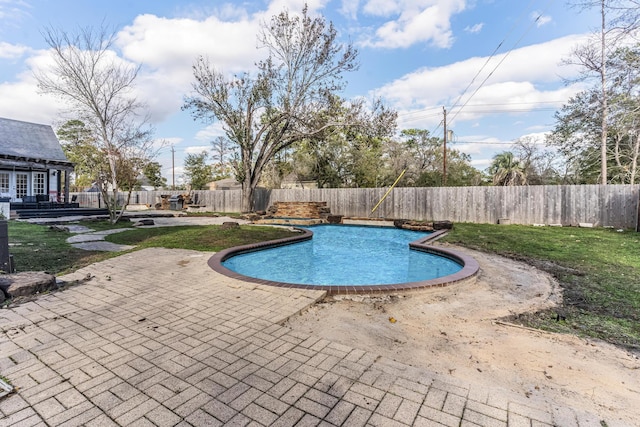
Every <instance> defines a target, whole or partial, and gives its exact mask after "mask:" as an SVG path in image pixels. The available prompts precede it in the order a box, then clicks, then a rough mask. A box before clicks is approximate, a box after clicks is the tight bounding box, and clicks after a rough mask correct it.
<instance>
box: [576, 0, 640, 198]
mask: <svg viewBox="0 0 640 427" xmlns="http://www.w3.org/2000/svg"><path fill="white" fill-rule="evenodd" d="M570 4H572V5H573V6H575V7H578V8H581V9H594V8H597V9H598V10H599V12H600V28H599V30H598V31H597V32H596V33H594V34H593V37H592V39H591V40H588V41H587V42H586V43H585V44H583V45H580V46H577V47H576V48H575V49H574V50H573V53H572V58H571V59H568V60H567V61H566V62H567V63H569V64H578V65H580V66H581V67H582V69H583V74H582V78H589V77H593V76H596V78H598V80H599V83H600V97H601V98H600V109H601V126H600V127H601V129H600V163H601V164H600V182H601V183H602V184H603V185H605V184H607V151H608V150H607V139H608V131H609V127H608V123H609V120H608V115H609V98H608V94H607V91H608V85H609V82H608V73H607V58H608V56H609V54H610V53H611V52H613V50H615V49H616V48H617V47H618V46H619V43H620V41H621V40H623V39H624V38H626V37H628V36H630V35H634V33H635V32H636V31H637V30H638V27H639V26H640V1H638V0H572V1H570Z"/></svg>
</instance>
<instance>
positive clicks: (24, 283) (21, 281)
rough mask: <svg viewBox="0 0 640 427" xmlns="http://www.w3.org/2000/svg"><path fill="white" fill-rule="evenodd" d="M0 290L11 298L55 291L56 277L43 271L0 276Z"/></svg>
mask: <svg viewBox="0 0 640 427" xmlns="http://www.w3.org/2000/svg"><path fill="white" fill-rule="evenodd" d="M0 289H1V290H2V292H4V293H5V294H6V295H7V296H9V297H11V298H13V297H21V296H28V295H35V294H37V293H40V292H45V291H49V290H51V289H57V285H56V277H55V276H54V275H53V274H49V273H45V272H43V271H40V272H38V271H26V272H23V273H15V274H6V275H3V276H0Z"/></svg>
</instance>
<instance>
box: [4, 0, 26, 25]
mask: <svg viewBox="0 0 640 427" xmlns="http://www.w3.org/2000/svg"><path fill="white" fill-rule="evenodd" d="M29 9H31V5H30V4H29V3H28V2H26V1H23V0H0V22H2V25H0V33H2V30H3V29H7V28H9V27H11V28H17V27H19V26H20V22H21V21H22V19H23V18H25V17H26V16H28V15H29Z"/></svg>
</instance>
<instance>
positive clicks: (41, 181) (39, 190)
mask: <svg viewBox="0 0 640 427" xmlns="http://www.w3.org/2000/svg"><path fill="white" fill-rule="evenodd" d="M45 185H46V176H45V173H44V172H34V173H33V194H34V195H36V194H46V192H45V188H46V187H45Z"/></svg>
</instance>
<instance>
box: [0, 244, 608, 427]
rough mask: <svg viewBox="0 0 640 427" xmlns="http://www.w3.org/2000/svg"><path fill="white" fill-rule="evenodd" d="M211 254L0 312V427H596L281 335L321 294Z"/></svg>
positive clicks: (180, 256)
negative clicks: (253, 279) (243, 271)
mask: <svg viewBox="0 0 640 427" xmlns="http://www.w3.org/2000/svg"><path fill="white" fill-rule="evenodd" d="M209 256H210V254H204V253H201V252H194V251H186V250H168V249H146V250H142V251H138V252H135V253H131V254H127V255H122V256H119V257H117V258H113V259H111V260H108V261H104V262H101V263H98V264H94V265H91V266H89V267H87V268H84V269H82V270H79V271H77V272H75V273H73V274H71V275H68V276H65V277H62V278H61V279H64V280H66V281H73V280H81V279H85V278H86V277H87V275H90V276H91V277H92V279H91V280H88V281H86V283H82V284H79V285H75V286H70V287H68V288H67V289H65V290H64V291H62V292H55V293H52V294H49V295H43V296H40V297H39V298H37V299H36V300H34V301H31V302H28V303H24V304H21V305H19V306H17V307H14V308H10V309H2V310H0V327H1V330H2V333H1V335H0V372H1V373H2V375H3V376H4V377H6V378H7V379H9V380H10V381H11V383H12V384H13V385H14V386H15V387H16V388H17V393H14V394H12V395H10V396H8V397H6V398H4V399H2V400H0V417H1V418H0V426H31V425H42V426H58V425H63V426H74V425H87V426H113V425H121V426H174V425H179V426H189V425H193V426H217V425H238V426H245V425H250V426H258V425H268V426H292V425H304V426H307V425H309V426H312V425H322V426H331V425H344V426H364V425H370V426H406V425H415V426H507V425H508V426H530V427H533V426H552V425H557V426H583V427H586V426H600V425H601V423H600V419H599V418H598V417H596V416H594V415H590V414H586V413H579V412H577V411H574V410H572V409H570V408H564V407H554V406H550V405H547V404H544V403H541V402H537V401H534V400H530V399H526V398H524V397H521V396H517V395H514V394H510V393H507V392H504V391H501V390H497V389H493V388H490V387H482V386H478V385H473V386H472V385H469V384H464V383H459V382H454V380H452V379H450V378H441V377H439V376H437V375H435V374H433V373H431V372H428V371H425V370H420V369H416V368H413V367H410V366H408V365H403V364H400V363H396V362H392V361H389V360H386V359H384V358H380V357H379V356H377V355H376V354H372V353H369V352H365V351H362V350H358V349H357V348H351V347H347V346H345V345H341V344H337V343H332V342H330V341H327V340H324V339H319V338H317V337H313V336H308V335H304V334H301V333H298V332H294V331H291V330H290V329H288V328H286V327H283V326H280V323H281V322H283V321H284V320H285V319H287V318H288V317H290V316H292V315H294V314H295V313H297V312H299V311H300V310H303V309H304V308H305V307H308V306H309V305H310V304H312V303H313V302H314V301H316V300H317V299H319V298H322V296H323V293H321V292H318V291H305V290H298V289H283V288H271V287H265V286H260V285H254V284H248V283H243V282H239V281H235V280H232V279H229V278H227V277H224V276H220V275H218V274H216V273H214V272H213V271H212V270H211V269H209V267H208V266H207V260H208V258H209ZM355 346H357V338H356V339H354V347H355ZM606 422H607V425H608V426H610V427H611V426H614V425H617V424H615V423H612V422H611V421H610V420H606Z"/></svg>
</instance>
